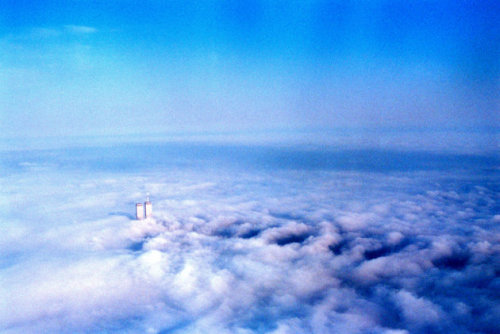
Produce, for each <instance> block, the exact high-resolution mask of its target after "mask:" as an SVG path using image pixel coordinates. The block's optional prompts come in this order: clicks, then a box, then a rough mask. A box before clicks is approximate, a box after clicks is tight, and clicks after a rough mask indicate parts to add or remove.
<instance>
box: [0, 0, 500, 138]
mask: <svg viewBox="0 0 500 334" xmlns="http://www.w3.org/2000/svg"><path fill="white" fill-rule="evenodd" d="M498 17H500V2H498V1H389V0H387V1H383V0H376V1H258V0H255V1H235V0H233V1H195V2H188V1H159V0H152V1H132V0H111V1H87V0H73V1H71V0H70V1H25V0H3V1H1V2H0V50H1V52H0V114H1V116H0V117H1V118H0V133H1V134H2V136H3V137H12V138H19V137H43V136H68V135H72V136H75V135H76V136H81V135H85V136H87V135H90V136H92V135H120V134H140V133H192V132H201V133H203V132H220V131H222V132H251V131H267V130H273V131H281V130H286V131H292V132H293V131H295V130H306V131H307V130H317V129H346V128H348V129H357V128H361V129H372V130H373V129H375V130H381V131H383V130H384V129H394V128H402V129H457V128H459V129H469V130H472V131H482V130H483V129H485V128H490V129H491V127H493V128H495V127H497V125H498V124H499V116H498V115H499V104H500V102H499V101H500V93H499V91H500V89H499V87H500V84H499V82H500V79H499V78H500V52H499V50H500V23H499V20H498ZM494 131H496V130H494Z"/></svg>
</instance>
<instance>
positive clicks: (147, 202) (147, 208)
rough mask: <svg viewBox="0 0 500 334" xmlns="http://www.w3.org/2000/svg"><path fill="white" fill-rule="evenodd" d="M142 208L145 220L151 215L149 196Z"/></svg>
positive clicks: (151, 207) (151, 208)
mask: <svg viewBox="0 0 500 334" xmlns="http://www.w3.org/2000/svg"><path fill="white" fill-rule="evenodd" d="M144 207H145V208H146V218H149V217H151V216H152V215H153V204H151V202H150V201H149V196H148V198H147V199H146V202H144Z"/></svg>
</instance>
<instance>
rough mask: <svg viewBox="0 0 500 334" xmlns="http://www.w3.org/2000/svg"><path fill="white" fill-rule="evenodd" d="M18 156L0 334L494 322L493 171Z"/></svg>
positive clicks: (406, 329) (445, 326) (2, 267)
mask: <svg viewBox="0 0 500 334" xmlns="http://www.w3.org/2000/svg"><path fill="white" fill-rule="evenodd" d="M240 153H241V152H240ZM95 154H97V153H95ZM242 154H243V153H242ZM30 156H31V157H32V159H31V160H30ZM278 156H279V155H278ZM33 157H34V155H33V153H30V154H27V155H26V156H24V157H23V158H24V160H23V161H22V162H19V164H20V165H19V170H18V171H17V172H15V173H13V172H12V173H10V174H9V173H7V174H6V176H4V177H2V179H1V182H2V189H3V190H4V192H3V194H2V197H1V202H0V206H1V209H2V211H1V212H4V213H3V214H2V219H1V221H2V223H1V224H2V225H1V226H2V231H3V232H2V238H1V242H0V254H2V255H1V257H0V324H1V325H0V330H1V331H2V332H3V333H26V332H28V333H35V332H60V333H75V332H78V333H95V332H103V333H106V332H120V333H123V332H125V333H215V332H217V333H410V332H411V333H418V332H421V333H424V332H425V333H433V332H436V333H437V332H454V333H470V332H496V331H499V330H500V328H499V327H498V321H497V320H498V319H499V318H500V307H499V306H498V300H499V297H500V296H499V295H498V291H499V288H500V286H499V284H500V280H499V278H498V277H499V270H500V269H499V268H500V256H499V255H500V246H499V245H500V243H499V241H500V233H499V229H498V223H499V222H500V218H499V216H498V212H499V207H498V202H499V201H498V173H497V170H495V169H481V168H478V169H477V173H475V174H471V173H469V172H464V171H463V170H460V169H455V168H452V169H443V168H439V169H432V168H420V169H418V168H417V169H412V170H387V171H385V172H382V171H380V170H376V171H373V170H366V168H358V169H354V168H351V169H331V170H328V169H326V170H325V169H321V168H319V169H318V168H301V165H297V166H294V167H293V168H278V167H276V165H274V166H273V168H256V167H255V166H253V168H248V166H247V167H245V168H243V167H242V166H241V165H238V166H234V165H231V166H227V165H225V166H223V165H224V164H222V165H217V166H213V165H212V166H207V167H206V168H199V166H196V167H193V164H192V161H193V160H194V158H193V157H189V155H186V158H185V159H180V158H179V157H177V160H176V162H175V164H171V165H168V166H163V167H161V166H154V168H152V169H151V168H150V169H140V170H134V171H121V172H119V171H116V170H109V168H98V167H96V166H85V167H80V168H77V167H75V166H73V165H72V164H74V161H75V159H78V157H75V156H73V155H71V154H70V153H68V152H58V153H57V156H55V157H54V161H56V162H55V163H54V164H52V165H51V164H41V163H40V161H39V160H37V159H36V158H33ZM172 158H173V157H172ZM347 158H348V157H347ZM106 159H107V158H106ZM106 159H105V160H106ZM103 164H104V165H105V161H104V162H103ZM68 166H70V167H68ZM302 167H303V166H302ZM124 170H126V169H124ZM146 192H150V193H151V198H152V200H153V205H154V218H153V219H150V220H145V221H135V220H133V219H131V218H130V217H131V215H132V214H133V209H134V207H133V205H134V203H135V201H140V200H143V196H144V195H145V193H146Z"/></svg>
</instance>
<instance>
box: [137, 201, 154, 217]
mask: <svg viewBox="0 0 500 334" xmlns="http://www.w3.org/2000/svg"><path fill="white" fill-rule="evenodd" d="M152 214H153V205H152V204H151V202H150V201H149V196H148V198H147V199H146V202H144V205H142V203H137V204H136V205H135V218H136V219H137V220H142V219H144V218H149V217H151V215H152Z"/></svg>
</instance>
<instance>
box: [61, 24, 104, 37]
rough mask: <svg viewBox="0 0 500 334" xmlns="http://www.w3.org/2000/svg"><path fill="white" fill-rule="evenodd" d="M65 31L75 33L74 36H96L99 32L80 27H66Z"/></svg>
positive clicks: (92, 28) (90, 28) (94, 29)
mask: <svg viewBox="0 0 500 334" xmlns="http://www.w3.org/2000/svg"><path fill="white" fill-rule="evenodd" d="M64 29H65V30H66V31H67V32H70V33H73V34H83V35H85V34H94V33H96V32H97V29H96V28H94V27H89V26H78V25H65V26H64Z"/></svg>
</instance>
